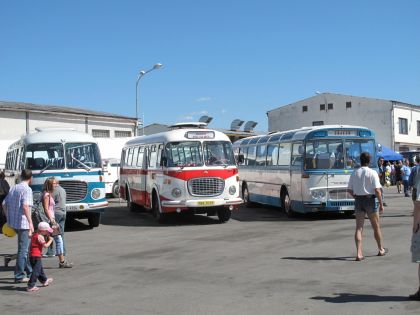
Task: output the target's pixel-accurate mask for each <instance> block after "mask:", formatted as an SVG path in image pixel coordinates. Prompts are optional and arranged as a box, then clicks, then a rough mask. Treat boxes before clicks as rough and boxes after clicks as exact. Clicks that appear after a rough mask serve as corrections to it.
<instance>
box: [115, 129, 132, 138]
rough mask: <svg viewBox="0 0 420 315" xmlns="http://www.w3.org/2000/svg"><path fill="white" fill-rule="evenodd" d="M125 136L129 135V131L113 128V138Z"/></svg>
mask: <svg viewBox="0 0 420 315" xmlns="http://www.w3.org/2000/svg"><path fill="white" fill-rule="evenodd" d="M127 137H131V131H127V130H115V138H127Z"/></svg>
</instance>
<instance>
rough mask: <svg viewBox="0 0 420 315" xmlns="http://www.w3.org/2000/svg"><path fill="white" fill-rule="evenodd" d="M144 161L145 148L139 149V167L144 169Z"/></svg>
mask: <svg viewBox="0 0 420 315" xmlns="http://www.w3.org/2000/svg"><path fill="white" fill-rule="evenodd" d="M143 161H144V147H139V156H138V158H137V166H139V167H140V168H143V165H144V164H143Z"/></svg>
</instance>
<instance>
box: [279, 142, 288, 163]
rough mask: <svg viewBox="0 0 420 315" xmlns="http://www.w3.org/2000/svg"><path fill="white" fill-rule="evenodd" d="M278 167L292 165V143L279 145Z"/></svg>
mask: <svg viewBox="0 0 420 315" xmlns="http://www.w3.org/2000/svg"><path fill="white" fill-rule="evenodd" d="M277 165H282V166H289V165H290V143H284V142H282V143H280V145H279V159H278V163H277Z"/></svg>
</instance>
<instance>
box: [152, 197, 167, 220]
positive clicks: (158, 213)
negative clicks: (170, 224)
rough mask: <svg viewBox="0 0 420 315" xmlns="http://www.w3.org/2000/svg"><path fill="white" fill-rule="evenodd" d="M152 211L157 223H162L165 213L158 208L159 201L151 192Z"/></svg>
mask: <svg viewBox="0 0 420 315" xmlns="http://www.w3.org/2000/svg"><path fill="white" fill-rule="evenodd" d="M152 202H153V204H152V213H153V216H154V217H155V220H156V221H157V222H158V223H164V222H165V214H164V213H162V212H161V209H160V203H159V200H158V197H157V194H156V193H153V199H152Z"/></svg>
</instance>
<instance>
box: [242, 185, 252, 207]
mask: <svg viewBox="0 0 420 315" xmlns="http://www.w3.org/2000/svg"><path fill="white" fill-rule="evenodd" d="M242 199H243V200H244V204H245V205H246V206H247V207H251V206H252V203H251V201H250V199H249V190H248V186H246V185H245V187H244V188H242Z"/></svg>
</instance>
